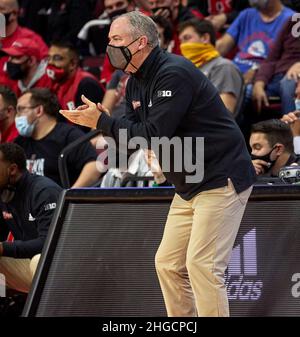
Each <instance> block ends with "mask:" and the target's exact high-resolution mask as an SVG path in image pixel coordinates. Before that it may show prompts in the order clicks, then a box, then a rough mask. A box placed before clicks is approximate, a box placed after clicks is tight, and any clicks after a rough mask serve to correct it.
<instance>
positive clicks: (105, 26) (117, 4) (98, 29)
mask: <svg viewBox="0 0 300 337" xmlns="http://www.w3.org/2000/svg"><path fill="white" fill-rule="evenodd" d="M134 8H135V7H134V2H133V1H132V0H104V13H103V14H102V15H101V16H100V17H99V19H98V20H92V21H91V22H88V23H87V24H86V25H85V26H84V27H83V28H82V29H81V31H80V32H79V34H78V38H79V41H80V45H81V49H83V50H84V45H87V46H85V48H86V49H88V51H89V54H90V55H92V56H95V55H100V54H104V53H105V51H106V47H107V44H108V32H109V29H110V25H111V22H112V20H114V19H115V18H117V17H118V16H119V15H122V14H124V13H126V12H130V11H132V10H134ZM114 70H115V69H114V68H113V67H112V66H111V64H110V63H109V60H108V58H107V57H106V56H105V58H104V61H103V65H102V72H101V82H102V83H104V84H107V83H108V82H109V81H110V80H111V76H112V74H113V72H114Z"/></svg>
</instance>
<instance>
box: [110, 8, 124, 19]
mask: <svg viewBox="0 0 300 337" xmlns="http://www.w3.org/2000/svg"><path fill="white" fill-rule="evenodd" d="M126 13H127V9H126V8H121V9H117V10H115V11H113V12H111V13H109V14H108V16H109V18H110V19H111V20H114V19H116V18H117V17H118V16H120V15H123V14H126Z"/></svg>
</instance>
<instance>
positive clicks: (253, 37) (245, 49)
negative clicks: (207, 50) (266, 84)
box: [217, 0, 294, 96]
mask: <svg viewBox="0 0 300 337" xmlns="http://www.w3.org/2000/svg"><path fill="white" fill-rule="evenodd" d="M249 2H250V5H251V6H252V7H253V8H248V9H245V10H243V11H242V12H241V13H240V14H239V16H238V17H237V18H236V19H235V20H234V22H233V23H232V25H231V26H230V27H229V29H228V30H227V32H226V34H224V36H223V37H222V38H221V39H220V40H218V42H217V49H218V50H219V52H220V53H221V55H223V56H224V55H227V54H228V52H230V51H231V50H232V48H233V47H235V46H238V48H239V51H238V53H237V55H236V56H235V58H234V60H233V62H234V63H235V64H236V65H237V66H238V67H239V69H240V70H241V72H242V73H243V74H244V80H245V83H246V84H250V83H252V82H253V79H254V76H255V74H256V71H257V69H258V68H259V66H260V64H261V62H262V61H263V60H265V59H266V58H267V56H268V55H269V51H270V48H271V46H272V45H273V44H274V42H275V39H276V37H277V35H278V33H279V32H280V30H281V29H282V27H283V25H284V23H285V22H286V21H287V19H288V18H289V17H291V16H292V15H293V14H294V11H292V10H291V9H289V8H287V7H284V6H283V5H282V3H281V1H280V0H266V1H255V0H249ZM249 92H251V90H250V91H249ZM248 96H250V94H249V95H248Z"/></svg>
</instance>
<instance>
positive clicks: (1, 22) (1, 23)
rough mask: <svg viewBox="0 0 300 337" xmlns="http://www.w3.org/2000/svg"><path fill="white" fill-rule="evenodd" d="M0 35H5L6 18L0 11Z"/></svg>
mask: <svg viewBox="0 0 300 337" xmlns="http://www.w3.org/2000/svg"><path fill="white" fill-rule="evenodd" d="M0 37H6V18H5V15H4V14H2V13H0Z"/></svg>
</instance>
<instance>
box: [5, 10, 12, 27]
mask: <svg viewBox="0 0 300 337" xmlns="http://www.w3.org/2000/svg"><path fill="white" fill-rule="evenodd" d="M11 14H12V12H10V13H5V14H3V15H4V16H5V25H6V27H7V26H8V25H9V24H10V21H9V19H10V16H11Z"/></svg>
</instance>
